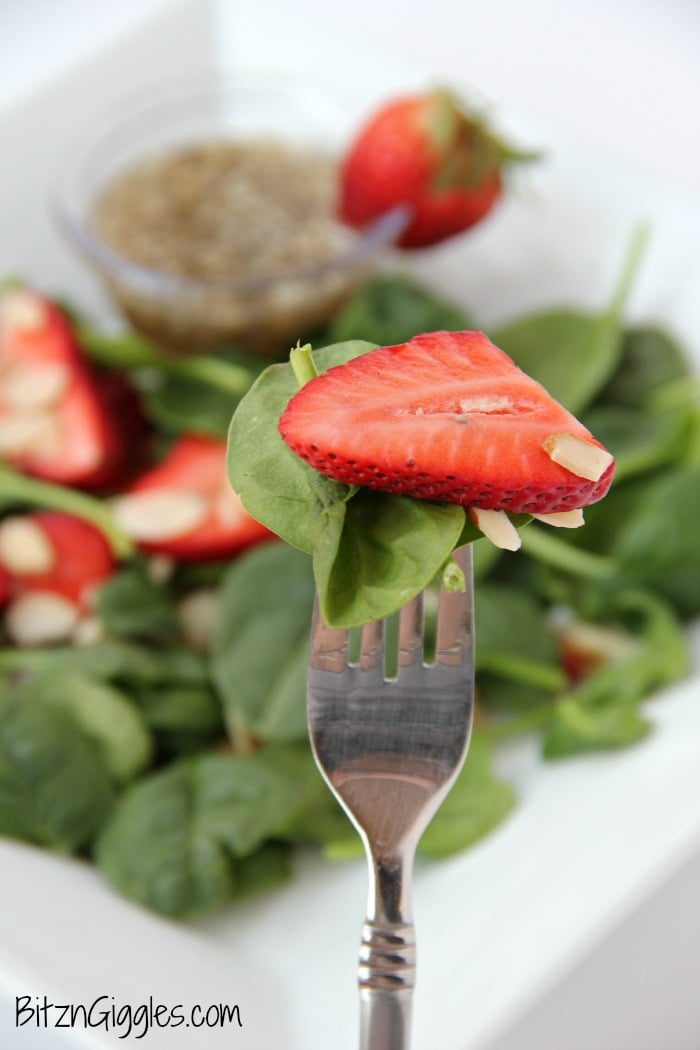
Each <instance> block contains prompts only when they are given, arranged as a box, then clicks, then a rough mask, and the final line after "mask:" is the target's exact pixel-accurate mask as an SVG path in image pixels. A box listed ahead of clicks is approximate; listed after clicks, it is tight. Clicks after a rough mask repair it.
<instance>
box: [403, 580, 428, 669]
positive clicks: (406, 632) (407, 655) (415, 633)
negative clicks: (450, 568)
mask: <svg viewBox="0 0 700 1050" xmlns="http://www.w3.org/2000/svg"><path fill="white" fill-rule="evenodd" d="M422 661H423V593H422V592H421V593H420V594H417V595H416V597H415V598H413V599H412V600H411V601H410V602H407V603H406V605H404V607H403V609H402V610H401V614H400V618H399V677H400V676H401V673H402V671H403V673H404V674H405V673H406V671H407V670H408V669H409V668H411V667H413V666H414V665H415V664H420V663H422Z"/></svg>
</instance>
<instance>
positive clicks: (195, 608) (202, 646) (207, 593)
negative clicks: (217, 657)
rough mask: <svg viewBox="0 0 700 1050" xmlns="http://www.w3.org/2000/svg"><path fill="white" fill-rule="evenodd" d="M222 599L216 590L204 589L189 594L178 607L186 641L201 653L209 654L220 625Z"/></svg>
mask: <svg viewBox="0 0 700 1050" xmlns="http://www.w3.org/2000/svg"><path fill="white" fill-rule="evenodd" d="M220 608H221V598H220V594H219V591H218V590H217V589H215V588H209V587H207V588H202V589H201V590H198V591H193V592H192V593H191V594H188V595H187V596H186V597H185V598H183V599H182V601H181V602H180V603H179V605H178V607H177V611H178V616H179V619H180V626H181V628H182V633H183V635H184V637H185V641H187V642H189V644H190V645H191V646H192V648H193V649H197V650H198V651H199V652H203V653H206V652H208V651H209V650H210V649H211V647H212V643H213V640H214V636H215V634H216V629H217V626H218V623H219V611H220Z"/></svg>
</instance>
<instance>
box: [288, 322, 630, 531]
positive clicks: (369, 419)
mask: <svg viewBox="0 0 700 1050" xmlns="http://www.w3.org/2000/svg"><path fill="white" fill-rule="evenodd" d="M279 429H280V432H281V434H282V437H283V438H284V440H285V441H286V442H287V444H288V445H289V446H290V448H292V449H293V450H294V452H296V453H297V454H298V455H299V456H301V457H302V458H303V459H304V460H306V462H307V463H309V464H310V465H311V466H312V467H315V468H316V469H317V470H319V471H320V472H321V473H322V474H326V475H327V476H329V477H332V478H336V479H337V480H339V481H344V482H347V483H348V484H359V485H366V486H368V487H369V488H374V489H381V490H383V491H388V492H396V493H402V494H404V495H408V496H414V497H416V498H417V499H427V500H439V501H443V502H447V503H460V504H463V505H465V506H470V507H477V508H484V509H487V510H506V511H513V512H526V513H537V514H551V513H553V512H559V511H567V510H571V509H572V508H578V507H583V506H585V505H587V504H589V503H594V502H595V501H596V500H599V499H601V498H602V497H603V496H604V495H605V493H606V492H607V490H608V488H609V487H610V484H611V482H612V478H613V472H614V465H613V459H612V456H611V455H610V454H609V453H608V452H606V451H605V450H604V449H603V448H602V446H601V445H600V444H599V443H598V442H597V441H596V440H595V439H594V438H593V437H592V436H591V434H590V433H589V431H588V430H586V428H585V427H584V426H583V425H582V424H581V423H579V422H578V420H577V419H576V418H575V417H574V416H572V415H571V414H570V413H569V412H567V410H566V409H565V408H563V407H562V406H561V405H560V404H558V402H556V401H555V400H554V399H553V398H552V397H550V395H549V394H548V393H547V392H546V390H545V389H544V388H543V387H542V386H540V384H539V383H537V382H535V380H534V379H530V377H529V376H526V375H525V373H524V372H522V371H521V370H520V369H519V368H517V367H516V365H515V364H513V362H512V361H511V360H510V358H509V357H508V356H507V355H506V354H504V353H503V351H502V350H499V349H498V348H497V347H496V346H494V345H493V343H491V342H490V341H489V340H488V339H487V338H486V336H485V335H483V334H482V333H481V332H433V333H429V334H426V335H419V336H416V337H415V338H414V339H411V340H410V341H409V342H407V343H404V344H402V345H400V346H390V347H385V348H382V349H378V350H373V351H370V352H369V353H367V354H364V355H363V356H361V357H358V358H355V359H354V360H352V361H349V362H347V363H346V364H344V365H339V366H338V367H336V368H331V369H329V370H328V371H327V372H326V373H324V374H323V375H320V376H318V377H316V378H314V379H312V380H311V381H310V382H308V383H307V384H306V385H305V386H303V387H302V389H301V390H300V391H299V392H298V393H297V394H295V396H294V397H293V398H292V399H291V401H290V402H289V405H288V407H287V409H286V410H285V412H284V413H283V415H282V418H281V419H280V423H279Z"/></svg>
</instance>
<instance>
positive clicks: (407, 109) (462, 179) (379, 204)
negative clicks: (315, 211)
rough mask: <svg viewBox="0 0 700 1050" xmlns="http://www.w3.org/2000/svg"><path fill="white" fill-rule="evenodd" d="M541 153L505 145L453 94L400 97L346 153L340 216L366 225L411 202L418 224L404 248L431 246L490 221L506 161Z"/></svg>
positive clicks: (400, 242) (414, 223)
mask: <svg viewBox="0 0 700 1050" xmlns="http://www.w3.org/2000/svg"><path fill="white" fill-rule="evenodd" d="M533 156H534V155H533V154H526V153H518V152H517V151H515V150H513V149H511V148H510V147H509V146H507V145H505V144H504V143H503V142H501V141H500V140H499V139H498V138H497V137H496V136H495V135H494V134H493V133H492V132H491V131H490V129H489V128H488V127H487V126H486V125H485V124H484V123H482V122H481V121H479V120H477V119H475V118H474V117H470V116H469V115H468V114H467V113H465V112H464V110H463V109H462V108H461V107H460V105H459V103H458V102H457V101H456V100H455V99H454V98H453V96H452V95H451V94H450V93H449V92H447V91H443V90H436V91H431V92H428V93H426V94H420V95H413V96H409V97H406V98H399V99H396V100H394V101H392V102H390V103H389V104H388V105H386V106H384V107H383V108H382V109H381V110H380V111H379V112H378V113H377V114H376V115H375V116H374V117H372V119H371V120H370V121H369V123H368V124H367V125H366V126H365V127H364V128H363V129H362V130H361V131H360V134H359V136H358V138H357V139H356V140H355V142H354V143H353V145H352V146H351V148H350V150H349V152H348V154H347V155H346V157H345V158H344V160H343V163H342V165H341V176H340V178H341V186H340V206H339V210H340V216H341V218H342V219H343V221H344V222H346V223H347V224H348V225H350V226H355V227H360V228H361V227H363V226H366V225H367V224H368V223H370V222H372V221H374V220H375V219H377V218H379V216H380V215H383V214H384V213H385V212H388V211H391V210H392V209H393V208H395V207H397V206H399V205H405V206H406V207H407V208H408V210H409V215H410V221H409V224H408V226H407V227H406V228H405V229H404V231H403V233H402V234H401V236H400V238H399V239H398V241H397V243H398V245H399V246H400V247H403V248H423V247H427V246H428V245H431V244H436V243H437V242H438V241H442V240H445V239H446V238H448V237H453V236H454V235H455V234H458V233H461V232H462V231H464V230H467V229H469V227H470V226H474V225H475V223H477V222H479V221H480V220H481V219H483V218H484V217H485V216H486V215H487V214H488V213H489V212H490V211H491V209H492V208H493V206H494V205H495V204H496V202H497V201H498V199H499V198H500V196H501V193H502V189H503V179H502V177H503V169H504V166H505V165H506V164H507V163H510V162H512V161H517V160H527V159H532V157H533Z"/></svg>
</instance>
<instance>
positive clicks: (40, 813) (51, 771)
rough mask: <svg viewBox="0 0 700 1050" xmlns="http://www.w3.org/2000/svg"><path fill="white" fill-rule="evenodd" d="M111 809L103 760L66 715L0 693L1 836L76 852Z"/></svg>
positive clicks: (110, 797)
mask: <svg viewBox="0 0 700 1050" xmlns="http://www.w3.org/2000/svg"><path fill="white" fill-rule="evenodd" d="M113 803H114V789H113V787H112V784H111V781H110V778H109V776H108V774H107V772H106V770H105V769H104V767H103V765H102V763H101V760H100V756H99V754H98V753H97V752H96V750H95V747H94V745H93V743H92V741H91V740H90V739H89V738H88V737H87V736H86V735H85V734H84V733H83V732H82V731H81V729H80V728H79V726H78V725H77V724H76V722H75V720H74V719H73V718H72V717H71V716H70V715H69V713H68V712H67V711H62V710H60V709H59V708H58V707H55V706H53V705H51V704H47V703H42V702H41V701H39V700H37V701H36V702H32V703H28V702H27V698H26V697H19V696H16V695H10V694H8V693H7V692H5V693H0V834H2V835H7V836H9V837H11V838H18V839H23V840H25V841H27V842H34V843H36V844H37V845H40V846H45V847H47V848H48V849H51V850H56V851H58V852H62V853H72V852H76V851H77V850H79V849H81V848H83V847H84V846H86V845H87V844H88V843H89V842H90V841H91V840H92V839H93V837H94V836H95V834H96V833H97V831H98V830H99V828H100V827H101V826H102V825H103V823H104V822H105V820H106V818H107V816H108V814H109V812H110V810H111V808H112V805H113Z"/></svg>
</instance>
